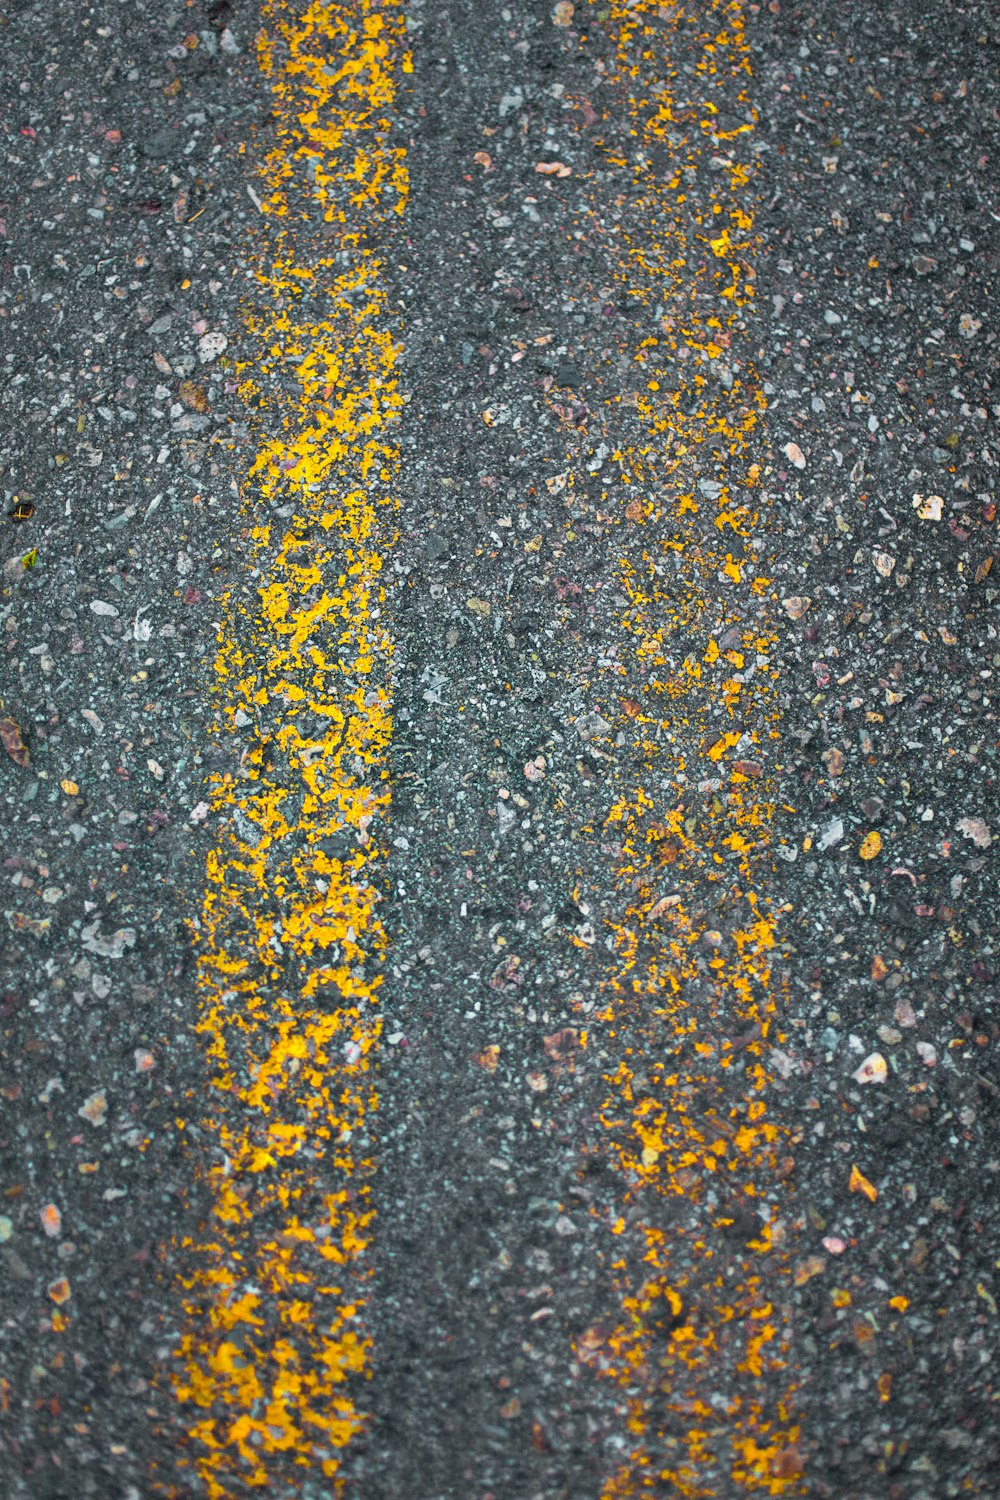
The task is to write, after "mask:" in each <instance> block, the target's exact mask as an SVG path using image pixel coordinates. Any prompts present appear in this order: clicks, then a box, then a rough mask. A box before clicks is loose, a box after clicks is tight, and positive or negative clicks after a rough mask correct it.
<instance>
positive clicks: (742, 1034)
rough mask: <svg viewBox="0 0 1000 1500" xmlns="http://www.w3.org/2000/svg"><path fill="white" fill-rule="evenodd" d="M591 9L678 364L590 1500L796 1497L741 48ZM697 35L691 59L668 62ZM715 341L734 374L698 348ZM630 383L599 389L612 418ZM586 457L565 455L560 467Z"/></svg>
mask: <svg viewBox="0 0 1000 1500" xmlns="http://www.w3.org/2000/svg"><path fill="white" fill-rule="evenodd" d="M597 16H602V17H603V24H604V25H605V26H606V28H607V31H608V33H609V38H610V41H611V44H612V48H613V51H614V54H615V59H616V60H615V66H614V69H613V72H612V71H611V70H609V74H610V76H609V79H608V88H609V91H610V92H611V93H612V94H613V95H614V97H616V98H617V99H618V100H619V101H622V102H623V104H624V107H625V108H627V110H628V111H629V117H630V126H631V132H630V133H631V135H632V137H634V138H635V152H634V153H632V154H630V158H629V160H628V161H626V160H625V158H624V156H616V155H615V154H614V153H609V157H610V164H611V165H612V166H616V167H617V168H618V169H619V180H620V181H621V182H622V193H623V196H622V197H621V198H619V200H618V201H619V202H620V203H622V202H627V203H628V204H629V209H628V210H627V211H626V212H625V216H624V220H623V223H622V225H621V227H620V229H619V228H618V226H616V239H615V241H614V243H615V245H616V246H618V247H619V255H618V265H619V271H618V279H619V282H620V290H623V291H627V292H629V293H630V294H631V296H632V297H633V298H635V299H636V302H637V303H638V304H641V305H642V306H644V308H645V309H646V316H645V322H646V324H647V325H649V323H650V322H651V320H652V316H653V311H652V310H653V309H655V308H656V307H657V305H658V304H659V305H660V307H661V309H662V317H661V326H662V329H663V336H662V337H660V336H659V335H657V337H655V338H653V337H648V336H647V337H645V338H643V339H642V340H641V342H637V347H636V348H635V350H634V354H633V358H634V362H635V364H636V366H637V367H638V369H639V370H640V371H642V373H643V374H646V373H652V371H650V370H649V369H648V365H649V362H650V361H651V360H652V358H653V356H654V351H655V359H656V363H657V365H658V366H659V367H661V368H664V369H669V370H670V373H671V382H670V384H671V385H672V386H673V387H674V389H673V390H672V391H667V392H664V391H663V390H661V385H662V384H663V382H661V381H659V380H643V381H641V382H639V383H638V386H639V388H638V389H637V391H636V393H635V395H634V398H632V409H633V410H634V411H636V412H637V413H638V415H639V418H640V428H641V437H640V438H639V439H638V440H637V441H635V442H634V445H633V446H632V447H624V446H623V445H622V444H618V445H617V446H618V449H619V451H617V452H616V453H615V455H614V458H615V461H616V462H617V463H619V464H620V465H621V469H622V472H623V474H626V473H627V475H628V476H629V481H630V485H631V487H632V493H633V495H635V494H636V493H637V492H639V493H641V499H639V500H636V499H633V500H632V501H631V502H630V501H629V499H628V491H624V493H623V494H622V498H621V500H620V502H619V506H620V509H619V511H618V513H617V516H616V521H617V524H618V525H619V526H620V527H621V528H622V530H621V532H620V533H619V534H620V535H621V536H622V538H623V541H622V546H621V553H620V557H621V561H620V566H619V570H618V578H617V582H618V586H619V588H620V590H621V592H622V593H623V594H624V595H625V596H626V598H627V600H628V607H627V609H626V611H625V613H624V614H623V616H622V619H621V627H622V631H623V633H624V639H625V642H626V653H621V652H620V653H619V658H618V660H619V662H621V663H625V661H626V654H627V653H628V652H629V651H630V652H631V655H632V660H631V661H630V662H628V663H627V664H623V665H621V666H620V668H619V671H620V673H621V676H622V678H624V679H626V680H625V681H623V682H622V686H621V691H622V692H628V693H629V695H630V697H629V698H628V699H627V700H624V701H625V702H627V703H628V704H629V705H630V708H628V709H627V710H626V711H625V712H624V713H623V715H622V716H621V717H620V718H619V721H618V722H617V723H616V725H615V730H616V731H618V730H622V731H624V734H625V737H626V741H627V743H628V744H629V746H630V748H629V749H628V750H627V751H622V752H621V762H620V763H621V764H622V765H627V766H628V767H629V770H628V771H627V772H619V773H618V774H619V783H618V788H617V790H618V793H619V794H618V795H617V796H616V798H615V802H614V806H613V808H612V811H611V815H610V817H609V818H608V820H607V823H606V824H605V828H604V837H605V838H606V839H612V840H614V842H615V843H616V844H618V845H619V846H620V848H621V854H620V857H619V859H618V863H617V881H618V889H619V891H620V892H622V893H623V899H622V904H621V906H620V907H619V915H618V917H617V918H616V919H613V920H612V923H611V926H612V931H613V934H614V939H615V945H616V955H617V957H616V964H615V972H614V977H613V980H612V981H611V983H610V985H609V991H610V996H609V998H610V1003H609V1005H608V1007H607V1010H606V1011H605V1013H604V1017H603V1020H604V1023H605V1025H606V1027H607V1032H608V1035H609V1037H610V1038H612V1039H615V1038H621V1039H622V1040H621V1041H620V1042H619V1043H618V1045H619V1061H618V1064H617V1067H616V1069H615V1071H614V1072H613V1074H611V1075H610V1076H609V1078H608V1083H609V1093H608V1097H607V1100H606V1103H605V1106H604V1114H603V1123H604V1126H605V1130H606V1133H607V1135H606V1140H607V1146H608V1150H609V1154H610V1158H611V1160H612V1162H613V1163H614V1165H615V1166H616V1168H617V1171H618V1174H619V1180H620V1191H619V1205H620V1207H621V1209H622V1217H621V1218H619V1219H617V1221H616V1222H615V1224H614V1226H613V1232H614V1233H615V1234H616V1235H618V1236H619V1238H618V1239H616V1241H615V1242H614V1245H615V1254H616V1255H620V1256H621V1259H620V1260H618V1261H617V1262H616V1264H617V1267H618V1291H619V1300H620V1313H619V1319H618V1323H617V1326H616V1327H615V1328H614V1330H613V1331H612V1332H611V1333H610V1334H607V1333H606V1331H604V1330H601V1329H595V1330H589V1331H588V1334H587V1335H586V1336H585V1338H584V1339H583V1340H581V1342H580V1344H579V1345H578V1348H577V1353H578V1355H579V1357H580V1358H581V1360H582V1361H583V1362H585V1363H586V1364H587V1365H589V1366H590V1367H592V1368H596V1369H598V1370H599V1371H601V1373H603V1374H604V1375H605V1376H606V1377H607V1378H610V1379H613V1380H615V1381H616V1382H617V1383H618V1384H619V1386H620V1387H621V1392H622V1410H623V1432H624V1433H625V1434H627V1437H628V1448H627V1457H626V1458H625V1459H623V1461H622V1462H621V1464H620V1466H619V1468H618V1469H617V1471H616V1472H615V1473H614V1474H612V1475H611V1476H610V1477H609V1478H608V1479H607V1480H606V1482H605V1484H604V1488H603V1491H602V1500H626V1497H635V1496H651V1497H659V1496H662V1495H666V1494H670V1495H676V1496H685V1497H689V1500H729V1497H734V1496H736V1495H743V1494H754V1495H772V1496H773V1495H787V1494H790V1493H798V1492H801V1489H802V1459H801V1456H800V1450H799V1447H798V1437H799V1431H798V1427H797V1424H796V1422H795V1419H794V1415H793V1407H794V1389H793V1386H794V1379H793V1376H792V1374H791V1372H790V1371H789V1369H788V1360H789V1334H790V1328H789V1325H788V1322H787V1314H786V1313H785V1312H784V1311H783V1307H782V1304H783V1302H784V1297H783V1295H782V1292H783V1288H784V1287H785V1286H787V1285H789V1284H790V1281H791V1265H790V1263H789V1256H788V1251H787V1249H786V1235H787V1230H786V1226H785V1224H784V1222H783V1220H782V1218H781V1214H780V1212H779V1211H778V1210H779V1209H780V1199H781V1195H782V1193H783V1191H784V1190H783V1189H782V1188H781V1187H780V1186H777V1185H778V1184H780V1183H781V1182H782V1181H783V1180H784V1179H785V1178H786V1177H787V1176H788V1174H789V1172H790V1170H791V1166H792V1161H791V1157H790V1155H789V1154H788V1153H789V1147H790V1142H789V1139H788V1136H787V1133H786V1132H785V1130H784V1129H783V1128H782V1126H781V1125H780V1123H778V1122H777V1121H775V1120H773V1119H772V1118H771V1114H770V1108H769V1105H768V1102H767V1101H768V1092H767V1091H768V1084H769V1078H768V1072H767V1057H768V1053H769V1051H770V1049H771V1048H772V1047H773V1046H775V1045H780V1043H781V1041H782V1040H783V1038H782V1037H781V1035H780V1032H779V1031H778V1025H779V1014H778V1006H777V1003H776V999H775V995H774V987H775V986H774V979H773V977H772V959H773V953H774V948H775V942H776V929H777V913H776V912H775V911H774V910H773V909H772V907H771V904H770V902H769V900H768V896H767V875H768V871H769V867H770V859H769V856H768V843H769V837H770V825H771V820H772V815H773V807H774V801H775V787H774V783H773V781H772V780H771V778H770V774H769V770H768V761H769V758H770V751H771V749H772V745H773V742H774V741H775V740H776V739H777V737H778V732H779V731H778V727H777V725H778V713H777V704H776V694H775V677H776V672H775V669H774V667H773V665H772V662H771V654H772V652H773V645H774V640H775V635H776V625H775V603H776V601H775V600H774V599H773V590H772V589H771V586H770V583H769V580H768V579H767V577H766V576H764V573H763V571H762V566H761V565H762V561H763V558H764V557H765V556H766V550H765V549H766V546H767V542H768V538H767V535H766V524H765V518H763V517H761V516H760V515H759V514H758V512H757V507H756V504H755V499H754V494H753V489H754V486H755V485H756V482H757V479H758V477H759V471H758V470H756V469H753V468H751V467H750V459H749V445H750V442H751V440H752V439H753V436H754V433H755V431H756V429H757V426H758V423H759V421H760V416H761V413H762V412H763V410H764V408H765V401H764V397H763V394H762V393H761V391H760V390H759V388H758V386H757V383H756V381H755V377H754V374H753V369H752V363H751V360H752V351H751V350H750V349H749V348H748V347H747V346H748V345H749V343H750V335H749V333H748V332H747V320H748V318H749V316H750V314H751V310H752V298H753V290H754V287H753V282H754V267H753V257H754V243H753V240H752V237H751V234H752V222H753V221H752V215H751V212H750V210H751V208H752V206H753V204H752V202H751V201H750V198H751V193H750V191H749V190H748V184H749V183H750V182H751V176H750V171H749V169H747V168H743V167H740V166H738V165H736V166H733V167H731V169H729V170H726V162H727V161H731V157H730V153H731V152H732V153H733V154H735V153H736V149H737V146H738V138H739V137H740V136H741V135H744V134H746V133H747V132H748V131H749V130H751V129H752V124H751V123H750V121H751V120H752V119H753V118H754V116H753V110H752V106H751V103H750V99H749V96H748V94H747V92H746V87H747V84H748V82H749V60H748V47H747V44H746V40H745V36H744V31H743V23H742V18H741V13H740V7H739V5H738V4H736V3H730V0H713V3H707V4H703V3H698V4H693V3H690V0H667V3H663V0H612V3H611V5H610V15H608V13H607V12H605V11H602V10H598V9H597V8H596V6H595V9H594V11H593V12H592V21H591V24H598V22H597V19H596V18H597ZM692 39H694V42H695V43H696V45H697V48H698V59H699V60H698V62H697V68H696V75H697V76H695V74H694V73H693V72H692V71H691V70H690V68H686V69H685V71H684V72H683V73H682V74H681V73H679V72H678V68H679V63H678V61H677V58H678V57H680V58H683V59H684V61H685V63H687V61H688V59H690V58H691V56H692ZM672 76H677V77H678V80H679V81H678V83H677V88H678V90H679V91H682V92H679V93H678V96H677V97H678V98H679V99H682V100H683V101H684V102H683V103H677V102H675V99H674V97H673V95H672V92H671V89H672V81H671V80H672ZM723 76H725V77H727V79H728V82H727V84H726V89H727V93H728V96H729V97H733V96H735V95H737V94H738V96H739V103H740V113H741V115H742V116H743V117H744V120H745V121H746V123H742V124H737V125H735V126H733V127H732V128H730V129H728V130H726V129H723V128H722V127H721V125H720V124H719V121H718V118H717V114H718V109H717V105H716V103H715V102H714V100H713V97H712V96H713V92H714V83H715V81H716V80H717V79H719V78H720V77H723ZM716 97H718V96H716ZM679 138H683V140H684V144H683V145H680V146H679V145H677V144H676V142H677V140H678V139H679ZM664 143H666V146H667V148H668V149H669V151H670V152H671V153H672V156H670V157H668V161H672V162H673V166H672V167H671V166H668V167H667V168H666V169H665V170H664V169H663V168H662V160H663V145H664ZM654 151H655V153H656V159H657V161H658V162H659V163H660V165H658V167H657V169H656V171H655V172H654V171H651V170H650V169H649V168H648V166H647V165H646V163H647V161H648V160H649V158H650V156H652V155H653V154H654ZM720 167H721V170H720ZM692 180H697V181H698V183H699V191H698V195H697V202H698V204H699V205H701V208H700V209H699V210H698V211H697V212H695V213H694V214H693V218H692V207H691V200H690V193H689V191H687V189H688V184H689V182H690V181H692ZM626 184H627V186H626ZM706 204H707V205H708V207H707V208H706V207H705V205H706ZM682 205H687V207H682ZM723 357H724V358H725V359H726V361H727V362H728V363H729V364H730V366H731V367H732V369H733V371H735V378H733V379H732V380H731V382H730V383H729V384H723V383H722V381H720V380H718V379H716V378H714V376H711V375H710V373H709V371H710V366H711V365H714V364H715V363H716V362H717V361H718V360H720V359H721V358H723ZM621 406H622V403H621V402H620V399H619V398H617V397H612V398H610V399H609V400H608V402H607V403H606V408H605V412H604V418H605V421H606V424H607V425H608V426H609V427H611V428H612V430H613V424H614V423H615V422H618V423H619V425H620V421H621V418H620V416H619V415H618V413H620V411H621ZM633 430H634V429H633ZM609 445H610V446H612V447H614V446H616V444H615V443H614V442H613V440H609ZM585 458H586V453H585V451H581V452H580V453H579V454H574V453H571V454H570V459H569V461H570V465H571V466H572V465H574V464H576V465H578V466H580V465H582V463H583V462H585ZM706 480H707V481H711V482H712V483H711V484H710V485H708V486H707V487H706V486H705V485H704V484H703V483H702V482H703V481H706ZM607 503H610V497H609V498H608V499H606V500H605V504H607ZM640 520H641V525H639V524H637V523H638V522H640ZM713 521H714V522H715V525H713V524H712V522H713ZM723 539H724V543H725V545H721V543H722V542H723ZM720 615H721V616H722V618H721V619H720V618H718V617H719V616H720ZM737 674H739V675H737ZM621 743H622V741H621V738H619V744H621ZM644 765H645V766H648V767H649V770H648V773H647V772H645V771H644V770H643V769H642V767H643V766H644ZM626 778H627V779H626ZM740 1070H741V1071H740ZM737 1075H738V1076H739V1079H740V1081H739V1084H738V1085H736V1084H730V1083H729V1082H728V1079H729V1078H730V1077H736V1076H737ZM734 1101H735V1102H734ZM775 1199H777V1200H778V1203H777V1204H776V1203H775ZM681 1200H683V1205H684V1206H683V1208H681V1207H680V1201H681ZM672 1202H673V1207H672V1206H671V1204H672ZM692 1205H696V1206H697V1216H696V1218H695V1219H694V1224H695V1226H696V1227H695V1228H694V1229H692V1230H688V1229H685V1230H684V1231H683V1233H681V1232H680V1231H678V1230H676V1229H672V1228H670V1227H665V1226H670V1225H674V1224H678V1223H683V1224H685V1225H689V1224H690V1222H691V1217H692V1216H691V1212H690V1210H691V1206H692ZM626 1211H627V1212H626ZM737 1222H738V1224H739V1234H738V1235H733V1234H732V1230H733V1228H734V1226H735V1225H736V1223H737ZM727 1231H729V1233H728V1234H727ZM688 1233H691V1234H694V1235H696V1236H697V1239H696V1240H695V1241H694V1242H692V1240H691V1239H690V1238H684V1237H683V1236H684V1235H685V1234H688Z"/></svg>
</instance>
